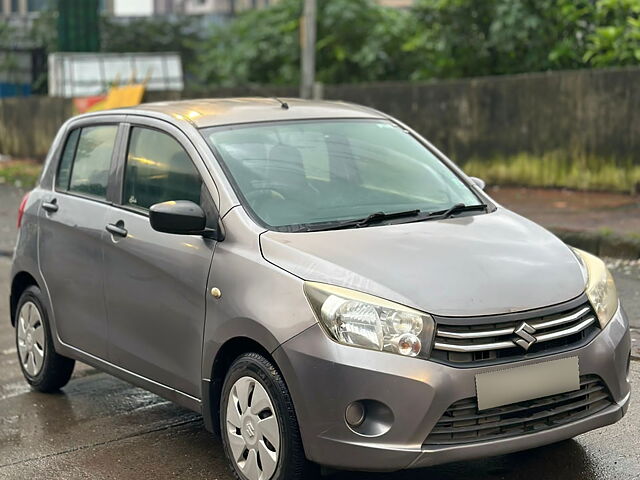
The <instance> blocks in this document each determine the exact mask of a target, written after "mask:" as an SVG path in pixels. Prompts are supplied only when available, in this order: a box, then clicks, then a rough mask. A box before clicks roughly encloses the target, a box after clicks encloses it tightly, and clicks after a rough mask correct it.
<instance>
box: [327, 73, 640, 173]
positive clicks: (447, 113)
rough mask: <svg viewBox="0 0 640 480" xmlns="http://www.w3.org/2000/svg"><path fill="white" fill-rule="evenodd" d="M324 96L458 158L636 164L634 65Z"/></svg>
mask: <svg viewBox="0 0 640 480" xmlns="http://www.w3.org/2000/svg"><path fill="white" fill-rule="evenodd" d="M325 96H326V97H328V98H339V99H344V100H349V101H353V102H356V103H361V104H364V105H371V106H374V107H376V108H378V109H380V110H382V111H385V112H387V113H389V114H391V115H393V116H395V117H397V118H399V119H401V120H402V121H404V122H406V123H407V124H409V125H411V126H412V127H413V128H415V129H416V130H418V131H419V132H420V133H422V134H424V135H425V136H426V137H427V138H428V139H429V140H430V141H432V142H433V143H434V144H435V145H436V146H438V147H439V148H441V149H442V150H444V151H445V152H446V153H447V154H449V155H451V156H452V157H455V158H457V159H458V160H460V161H464V160H467V159H469V158H473V157H477V158H488V157H493V156H496V155H497V156H502V155H513V154H518V153H523V152H525V153H531V154H542V153H546V152H549V151H557V150H563V151H566V152H567V153H568V154H570V155H571V156H576V155H581V154H587V155H597V156H604V157H620V158H624V159H626V158H632V159H634V162H635V163H636V164H639V165H640V69H638V68H635V69H620V70H582V71H569V72H557V73H540V74H525V75H514V76H502V77H485V78H477V79H469V80H457V81H448V82H435V83H422V84H414V85H411V84H385V85H369V86H366V87H361V86H356V85H343V86H332V87H329V86H327V87H326V88H325Z"/></svg>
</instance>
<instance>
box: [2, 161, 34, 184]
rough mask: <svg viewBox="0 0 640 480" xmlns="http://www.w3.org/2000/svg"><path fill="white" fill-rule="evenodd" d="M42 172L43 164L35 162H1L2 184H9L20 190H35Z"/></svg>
mask: <svg viewBox="0 0 640 480" xmlns="http://www.w3.org/2000/svg"><path fill="white" fill-rule="evenodd" d="M41 171H42V164H41V163H38V162H35V161H33V160H9V161H5V162H0V184H3V183H8V184H10V185H14V186H16V187H20V188H33V187H34V186H35V185H36V182H37V181H38V178H39V177H40V172H41Z"/></svg>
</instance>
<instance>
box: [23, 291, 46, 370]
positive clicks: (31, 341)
mask: <svg viewBox="0 0 640 480" xmlns="http://www.w3.org/2000/svg"><path fill="white" fill-rule="evenodd" d="M44 349H45V342H44V325H43V324H42V317H41V316H40V310H38V307H36V305H35V304H34V303H33V302H25V303H24V304H23V305H22V308H21V309H20V314H19V315H18V353H19V355H20V362H21V363H22V366H23V367H24V369H25V370H26V372H27V373H28V374H29V375H31V376H32V377H35V376H36V375H38V373H40V370H42V364H43V363H44Z"/></svg>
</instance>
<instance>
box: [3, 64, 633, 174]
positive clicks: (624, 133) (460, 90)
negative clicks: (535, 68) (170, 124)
mask: <svg viewBox="0 0 640 480" xmlns="http://www.w3.org/2000/svg"><path fill="white" fill-rule="evenodd" d="M297 92H298V88H297V87H264V88H246V87H238V88H217V89H212V90H211V91H204V92H203V91H199V92H197V93H196V92H191V93H189V92H184V93H183V94H182V95H181V94H178V93H171V94H163V93H157V92H155V93H153V94H151V93H150V94H148V95H147V100H148V101H157V100H164V99H178V98H180V96H182V97H184V98H188V97H207V96H208V97H224V96H243V95H265V96H271V95H277V96H283V97H284V96H297ZM324 96H325V97H326V98H328V99H339V100H346V101H351V102H356V103H360V104H364V105H369V106H372V107H374V108H378V109H380V110H382V111H385V112H387V113H389V114H391V115H393V116H396V117H398V118H399V119H401V120H402V121H405V122H406V123H408V124H409V125H411V126H412V127H414V128H415V129H417V130H418V131H419V132H421V133H422V134H424V135H425V136H426V137H427V138H428V139H429V140H431V141H432V142H433V143H434V144H435V145H436V146H438V147H439V148H441V149H442V150H443V151H445V153H447V154H449V155H450V156H452V157H453V158H454V159H456V160H457V161H460V162H464V161H466V160H468V159H470V158H492V157H494V156H507V155H513V154H518V153H531V154H543V153H546V152H551V151H558V150H560V151H565V152H567V154H568V155H570V156H572V157H573V156H576V157H577V156H580V155H584V154H587V155H595V156H602V157H606V158H619V159H621V160H623V161H625V162H627V161H629V160H631V161H632V162H633V163H635V164H636V165H640V68H630V69H615V70H580V71H568V72H555V73H539V74H538V73H536V74H525V75H515V76H502V77H485V78H476V79H465V80H456V81H442V82H433V83H415V84H412V83H383V84H365V85H363V84H360V85H326V86H325V87H324ZM70 114H71V106H70V103H69V102H68V101H65V100H62V99H55V98H46V97H42V98H37V97H33V98H26V99H9V100H0V153H4V154H10V155H17V156H35V157H42V156H44V154H45V153H46V149H47V146H48V142H49V141H50V139H52V138H53V136H54V134H55V131H56V129H57V128H58V126H59V125H60V124H61V123H62V122H63V121H64V120H65V119H66V118H67V117H68V116H69V115H70Z"/></svg>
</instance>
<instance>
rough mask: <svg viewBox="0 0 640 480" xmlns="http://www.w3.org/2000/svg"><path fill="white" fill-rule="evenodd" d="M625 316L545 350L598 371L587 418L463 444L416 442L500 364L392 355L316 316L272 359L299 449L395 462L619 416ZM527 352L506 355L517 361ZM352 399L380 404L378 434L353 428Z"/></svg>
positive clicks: (468, 451)
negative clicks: (599, 393) (387, 418)
mask: <svg viewBox="0 0 640 480" xmlns="http://www.w3.org/2000/svg"><path fill="white" fill-rule="evenodd" d="M630 351H631V340H630V334H629V328H628V321H627V318H626V316H625V313H624V311H623V310H622V309H619V310H618V312H617V313H616V315H615V316H614V318H613V319H612V320H611V322H610V323H609V324H608V325H607V327H606V328H605V329H604V330H603V331H602V332H601V333H600V334H599V335H598V336H597V337H596V338H595V339H594V340H593V341H592V342H591V343H589V344H588V345H586V346H584V347H582V348H579V349H575V350H570V351H567V352H563V353H560V354H556V355H550V356H547V357H544V360H550V359H559V358H564V357H570V356H578V358H579V365H580V375H588V374H595V375H598V376H599V377H600V378H601V379H602V381H603V382H604V383H605V384H606V386H607V388H608V390H609V392H610V394H611V397H612V398H613V401H614V403H613V404H612V405H610V406H609V407H607V408H605V409H604V410H602V411H599V412H597V413H595V414H593V415H591V416H589V417H587V418H584V419H582V420H578V421H575V422H573V423H569V424H566V425H563V426H559V427H556V428H551V429H549V430H544V431H541V432H536V433H531V434H526V435H520V436H515V437H510V438H506V439H499V440H491V441H484V442H478V443H472V444H464V445H446V446H428V445H423V443H424V442H425V439H426V438H427V436H428V434H429V432H430V431H431V429H432V428H433V427H434V426H435V424H436V422H437V421H438V420H439V419H440V417H441V416H442V414H443V413H444V412H445V410H446V409H447V408H448V407H449V406H450V405H451V404H452V403H454V402H456V401H458V400H461V399H464V398H469V397H475V395H476V390H475V375H476V374H478V373H483V372H487V371H492V370H495V369H496V368H504V365H502V366H501V367H496V366H488V367H479V368H455V367H451V366H447V365H442V364H439V363H435V362H430V361H425V360H421V359H415V358H406V357H402V356H400V355H395V354H389V353H382V352H372V351H369V350H364V349H359V348H354V347H349V346H344V345H340V344H337V343H335V342H333V341H331V340H329V338H328V337H327V336H326V334H325V333H324V332H323V331H322V330H321V327H320V326H319V325H316V326H314V327H311V328H309V329H308V330H306V331H305V332H303V333H301V334H300V335H298V336H296V337H294V338H293V339H291V340H289V341H288V342H286V343H284V344H283V345H282V346H281V347H280V348H278V349H277V350H276V351H275V352H274V358H275V360H276V362H277V363H278V365H279V366H280V368H281V370H282V373H283V375H284V377H285V380H286V381H287V384H288V386H289V390H290V392H291V395H292V397H293V400H294V404H295V406H296V413H297V416H298V423H299V425H300V432H301V435H302V439H303V442H304V446H305V452H306V454H307V457H308V458H309V459H310V460H312V461H314V462H317V463H319V464H322V465H327V466H331V467H335V468H341V469H349V470H367V471H393V470H400V469H404V468H414V467H425V466H429V465H436V464H440V463H446V462H452V461H458V460H468V459H473V458H478V457H485V456H490V455H500V454H505V453H510V452H515V451H519V450H524V449H528V448H533V447H538V446H541V445H545V444H549V443H554V442H557V441H560V440H564V439H567V438H571V437H574V436H576V435H578V434H581V433H584V432H587V431H589V430H593V429H595V428H599V427H603V426H605V425H609V424H612V423H614V422H617V421H618V420H620V419H621V418H622V416H623V415H624V414H625V412H626V409H627V407H628V404H629V398H630V385H629V379H628V361H629V355H630ZM539 361H540V359H532V360H526V361H521V362H517V363H511V364H509V366H510V367H511V366H516V365H517V366H521V365H528V364H533V363H536V362H539ZM356 400H374V401H377V402H382V403H383V404H385V405H387V406H388V407H389V408H390V410H391V412H392V414H393V422H392V424H391V428H390V429H389V430H388V431H387V432H386V433H384V434H383V435H379V436H375V437H374V436H363V435H360V434H357V433H355V432H354V431H352V430H351V429H350V428H349V427H348V426H347V424H346V423H345V420H344V415H345V409H346V407H347V405H349V403H351V402H353V401H356Z"/></svg>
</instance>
